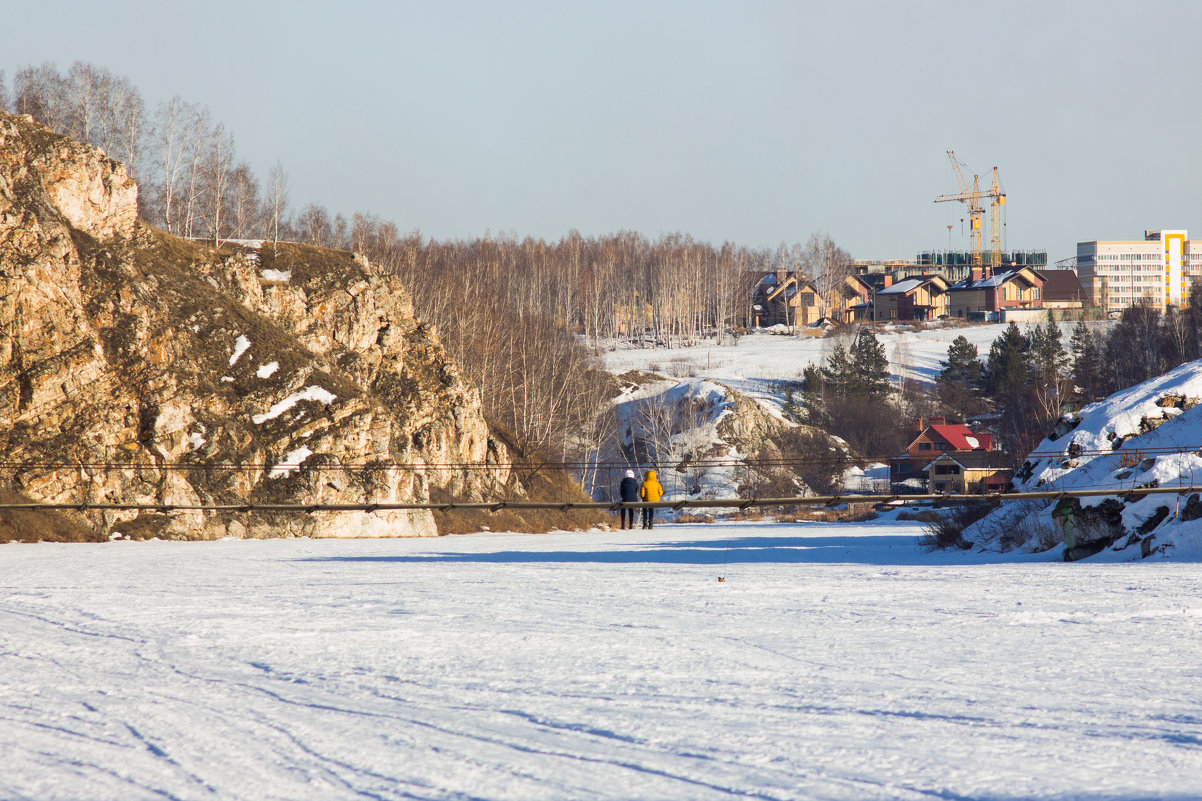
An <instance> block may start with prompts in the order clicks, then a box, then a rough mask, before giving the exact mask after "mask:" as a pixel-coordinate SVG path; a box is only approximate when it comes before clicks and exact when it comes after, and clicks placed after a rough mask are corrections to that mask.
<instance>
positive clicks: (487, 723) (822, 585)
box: [0, 523, 1202, 801]
mask: <svg viewBox="0 0 1202 801" xmlns="http://www.w3.org/2000/svg"><path fill="white" fill-rule="evenodd" d="M917 533H919V532H918V529H917V528H915V527H914V526H913V525H907V524H897V523H886V524H878V525H863V526H855V525H842V526H840V525H824V524H801V525H796V524H793V525H783V524H782V525H771V524H743V525H719V526H661V527H659V528H656V529H655V530H654V531H653V532H641V531H631V532H620V531H615V532H591V533H583V534H555V535H543V536H535V535H528V534H486V535H473V536H467V537H456V538H440V539H432V540H384V541H366V540H359V541H326V540H275V541H255V542H242V541H222V542H212V543H167V542H150V543H112V544H107V545H50V544H43V545H7V546H3V547H0V755H2V756H0V798H2V799H26V798H28V799H80V800H81V801H82V800H83V799H88V800H89V801H101V800H102V799H122V801H128V800H130V799H255V800H256V801H263V800H264V799H351V798H364V799H409V798H416V799H522V800H523V801H529V800H530V799H731V798H740V799H741V798H751V799H805V798H820V799H999V800H1001V799H1029V798H1046V799H1076V798H1081V799H1107V800H1108V801H1109V800H1111V799H1114V800H1117V799H1154V798H1156V799H1161V798H1179V799H1185V798H1199V797H1202V631H1200V627H1202V600H1200V594H1202V566H1200V565H1198V564H1192V563H1168V562H1157V563H1140V564H1130V563H1127V564H1105V563H1103V564H1092V563H1090V564H1085V563H1078V564H1069V565H1066V564H1062V563H1059V562H1055V561H1052V558H1051V557H1048V556H1044V557H1026V558H1024V559H1019V560H1008V561H998V560H997V559H996V558H994V559H993V560H991V561H983V560H985V559H986V557H985V556H977V555H972V554H954V555H953V554H925V553H923V552H922V551H921V550H919V549H918V548H917V546H916V545H915V542H914V537H915V535H916V534H917ZM720 576H721V577H723V578H724V579H725V580H724V581H721V582H720V581H718V578H719V577H720Z"/></svg>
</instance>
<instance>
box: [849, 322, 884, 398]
mask: <svg viewBox="0 0 1202 801" xmlns="http://www.w3.org/2000/svg"><path fill="white" fill-rule="evenodd" d="M849 355H850V357H851V361H852V375H853V379H852V386H851V392H852V394H855V395H860V396H863V397H869V398H882V397H884V396H886V395H888V394H889V359H888V358H886V356H885V346H884V345H882V344H881V343H880V340H878V339H877V338H876V335H875V334H873V333H872V331H871V330H869V329H867V328H862V329H860V333H859V334H858V335H857V336H856V339H855V342H853V343H852V346H851V353H850V354H849Z"/></svg>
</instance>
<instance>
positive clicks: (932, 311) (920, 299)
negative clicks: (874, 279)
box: [873, 275, 948, 321]
mask: <svg viewBox="0 0 1202 801" xmlns="http://www.w3.org/2000/svg"><path fill="white" fill-rule="evenodd" d="M947 289H948V284H947V281H945V280H944V279H943V277H942V276H938V275H918V276H914V277H912V278H905V279H903V280H901V281H898V282H897V283H896V284H893V285H891V286H887V287H885V288H884V289H878V290H877V291H876V297H875V300H874V301H873V302H874V304H875V306H876V319H877V320H880V321H883V320H934V319H935V318H937V317H941V316H942V315H944V314H947V296H946V293H947Z"/></svg>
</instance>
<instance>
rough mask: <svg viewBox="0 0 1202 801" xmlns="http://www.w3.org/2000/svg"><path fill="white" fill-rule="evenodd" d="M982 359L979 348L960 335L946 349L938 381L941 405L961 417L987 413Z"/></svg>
mask: <svg viewBox="0 0 1202 801" xmlns="http://www.w3.org/2000/svg"><path fill="white" fill-rule="evenodd" d="M981 371H982V367H981V359H980V357H979V356H978V355H977V346H976V345H974V344H972V343H971V342H969V341H968V339H967V338H966V337H965V336H963V335H961V336H958V337H956V338H955V339H953V340H952V344H951V345H950V346H949V347H948V349H947V361H945V362H943V369H942V370H940V372H939V377H938V378H936V379H935V386H936V389H937V390H938V393H939V402H940V403H942V404H943V406H944V407H945V408H946V409H947V410H949V411H951V412H953V413H954V414H956V415H959V416H961V417H966V418H967V417H971V416H972V415H974V414H979V413H980V412H982V411H983V410H984V404H983V402H982V399H981Z"/></svg>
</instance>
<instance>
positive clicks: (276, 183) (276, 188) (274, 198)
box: [267, 161, 288, 245]
mask: <svg viewBox="0 0 1202 801" xmlns="http://www.w3.org/2000/svg"><path fill="white" fill-rule="evenodd" d="M287 213H288V173H287V172H286V171H285V170H284V165H283V164H282V163H281V162H279V161H277V162H276V163H275V164H273V165H271V171H270V172H268V173H267V218H268V219H267V224H268V226H269V230H270V233H271V241H272V242H273V243H275V244H277V245H278V244H279V242H280V221H281V220H283V219H284V217H285V215H286V214H287Z"/></svg>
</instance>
